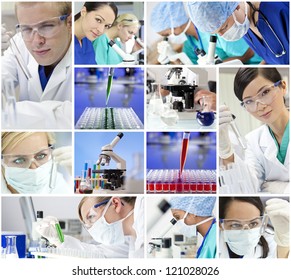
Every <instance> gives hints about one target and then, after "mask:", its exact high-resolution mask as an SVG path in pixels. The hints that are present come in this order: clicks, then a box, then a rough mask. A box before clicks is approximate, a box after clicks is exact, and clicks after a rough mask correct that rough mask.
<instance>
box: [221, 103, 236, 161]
mask: <svg viewBox="0 0 291 280" xmlns="http://www.w3.org/2000/svg"><path fill="white" fill-rule="evenodd" d="M232 120H233V117H232V114H231V112H230V110H229V109H228V107H227V106H225V105H221V106H220V107H219V157H220V158H222V159H227V158H229V157H230V156H231V155H232V154H233V149H232V145H231V142H230V139H229V134H228V129H229V123H230V122H231V121H232Z"/></svg>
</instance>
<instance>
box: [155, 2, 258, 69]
mask: <svg viewBox="0 0 291 280" xmlns="http://www.w3.org/2000/svg"><path fill="white" fill-rule="evenodd" d="M150 21H151V26H152V29H153V30H154V31H155V32H157V33H158V34H159V35H161V36H164V37H165V38H168V41H165V40H164V41H162V42H160V43H158V53H159V54H161V55H162V54H164V55H165V56H166V53H167V52H168V54H172V53H171V51H172V47H171V45H170V44H183V49H182V51H183V52H184V53H185V54H186V55H187V56H188V57H189V58H190V60H191V62H192V63H193V64H198V56H197V54H196V51H199V50H204V51H205V52H207V50H208V47H209V40H210V34H209V33H207V32H201V31H200V30H198V29H197V28H196V27H195V25H194V24H193V22H191V20H190V19H189V16H188V15H187V13H186V11H185V7H184V4H183V3H182V2H160V3H158V4H157V5H156V6H155V7H154V8H153V10H152V13H151V19H150ZM216 54H217V55H218V56H219V58H221V60H222V61H229V60H233V59H239V60H241V61H242V63H248V64H258V63H260V62H261V60H262V59H261V58H260V57H259V56H258V55H256V54H255V53H254V52H253V51H252V50H251V49H250V48H249V46H248V44H247V43H246V42H245V41H244V40H243V39H242V40H238V41H236V42H227V41H225V40H224V39H222V38H220V36H217V43H216ZM168 56H169V55H168ZM159 62H160V61H159Z"/></svg>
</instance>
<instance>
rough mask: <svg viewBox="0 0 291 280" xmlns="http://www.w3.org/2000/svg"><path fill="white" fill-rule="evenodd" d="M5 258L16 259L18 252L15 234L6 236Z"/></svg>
mask: <svg viewBox="0 0 291 280" xmlns="http://www.w3.org/2000/svg"><path fill="white" fill-rule="evenodd" d="M5 258H6V259H18V258H19V256H18V252H17V247H16V235H7V236H6V249H5Z"/></svg>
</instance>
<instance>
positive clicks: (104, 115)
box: [76, 107, 143, 129]
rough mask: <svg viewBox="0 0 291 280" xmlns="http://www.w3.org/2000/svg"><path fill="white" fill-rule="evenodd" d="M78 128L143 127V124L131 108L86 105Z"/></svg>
mask: <svg viewBox="0 0 291 280" xmlns="http://www.w3.org/2000/svg"><path fill="white" fill-rule="evenodd" d="M76 128H77V129H142V128H143V124H142V122H141V120H140V119H139V117H138V116H137V115H136V113H135V112H134V110H133V109H132V108H131V107H130V108H112V107H106V108H99V107H86V108H85V110H84V112H83V113H82V115H81V117H80V118H79V120H78V121H77V123H76Z"/></svg>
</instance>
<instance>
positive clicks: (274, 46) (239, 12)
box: [187, 1, 289, 64]
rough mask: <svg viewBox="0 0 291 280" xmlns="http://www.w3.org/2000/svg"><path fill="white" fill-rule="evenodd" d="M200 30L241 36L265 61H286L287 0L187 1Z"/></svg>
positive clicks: (230, 38)
mask: <svg viewBox="0 0 291 280" xmlns="http://www.w3.org/2000/svg"><path fill="white" fill-rule="evenodd" d="M187 9H188V12H189V16H190V18H191V20H192V22H193V23H194V24H195V26H196V27H197V28H198V29H199V30H200V31H202V32H209V33H216V34H219V35H220V36H221V37H222V38H224V39H225V40H227V41H237V40H239V39H241V38H244V40H245V41H246V42H247V43H248V45H249V46H250V47H251V48H252V49H253V50H254V51H255V52H256V53H257V54H258V55H259V56H261V57H262V58H263V60H264V63H267V64H289V2H198V1H189V2H187Z"/></svg>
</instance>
